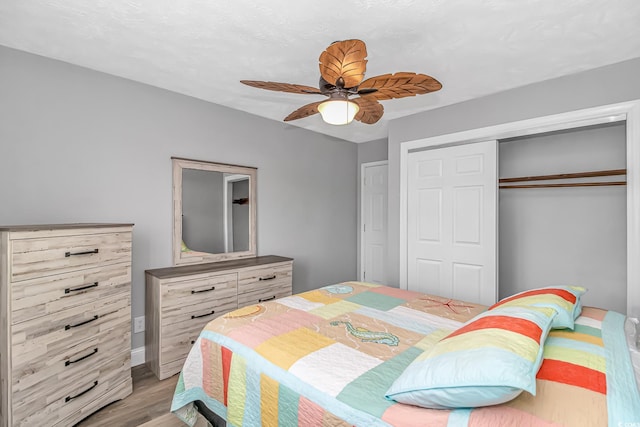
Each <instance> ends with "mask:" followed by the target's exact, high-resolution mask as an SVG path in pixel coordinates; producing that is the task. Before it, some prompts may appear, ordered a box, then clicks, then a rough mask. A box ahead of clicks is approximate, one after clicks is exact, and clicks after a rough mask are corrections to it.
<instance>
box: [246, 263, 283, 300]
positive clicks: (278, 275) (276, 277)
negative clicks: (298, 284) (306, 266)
mask: <svg viewBox="0 0 640 427" xmlns="http://www.w3.org/2000/svg"><path fill="white" fill-rule="evenodd" d="M291 277H292V266H291V263H282V264H275V265H270V266H269V267H265V268H259V269H252V270H244V271H240V272H238V307H243V306H245V305H249V304H258V303H261V302H264V301H270V300H273V299H276V298H281V297H285V296H288V295H291Z"/></svg>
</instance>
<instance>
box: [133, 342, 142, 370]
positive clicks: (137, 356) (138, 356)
mask: <svg viewBox="0 0 640 427" xmlns="http://www.w3.org/2000/svg"><path fill="white" fill-rule="evenodd" d="M144 362H145V358H144V347H138V348H134V349H133V350H131V367H134V366H138V365H144Z"/></svg>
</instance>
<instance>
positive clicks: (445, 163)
mask: <svg viewBox="0 0 640 427" xmlns="http://www.w3.org/2000/svg"><path fill="white" fill-rule="evenodd" d="M408 166H409V168H408V178H409V179H408V191H409V192H408V198H407V203H408V206H407V208H408V209H407V211H408V213H409V215H408V222H407V225H408V230H407V232H408V236H409V239H408V248H407V253H408V264H407V277H408V288H409V289H411V290H418V291H423V292H427V293H431V294H436V295H439V296H442V297H446V298H456V299H461V300H466V301H470V302H476V303H480V304H486V305H489V304H492V303H494V302H495V301H496V296H497V280H496V266H497V262H496V241H497V239H496V215H497V170H496V168H497V142H496V141H487V142H481V143H475V144H467V145H461V146H454V147H446V148H439V149H434V150H426V151H421V152H415V153H410V154H409V158H408ZM436 266H437V267H436Z"/></svg>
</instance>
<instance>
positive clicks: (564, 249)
mask: <svg viewBox="0 0 640 427" xmlns="http://www.w3.org/2000/svg"><path fill="white" fill-rule="evenodd" d="M626 141H627V135H626V126H625V123H624V122H616V123H608V124H600V125H594V126H586V127H580V128H574V129H567V130H562V131H556V132H547V133H543V134H536V135H529V136H522V137H514V138H505V139H501V140H498V159H499V160H498V176H499V193H498V294H499V298H504V297H505V296H508V295H511V294H514V293H516V292H521V291H524V290H526V289H532V288H536V287H541V286H547V285H579V286H583V287H585V288H587V289H589V292H587V293H586V294H585V295H584V297H583V303H584V304H585V305H592V306H598V307H602V308H606V309H610V310H615V311H618V312H621V313H625V312H626V310H627V188H626V164H627V157H626Z"/></svg>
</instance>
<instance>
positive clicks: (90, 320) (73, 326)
mask: <svg viewBox="0 0 640 427" xmlns="http://www.w3.org/2000/svg"><path fill="white" fill-rule="evenodd" d="M98 317H100V316H98V315H97V314H96V315H95V316H93V319H89V320H85V321H84V322H80V323H76V324H75V325H67V326H65V327H64V330H65V331H68V330H69V329H71V328H77V327H78V326H82V325H86V324H87V323H89V322H93V321H94V320H98Z"/></svg>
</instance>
